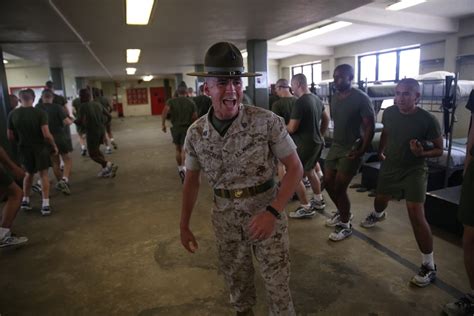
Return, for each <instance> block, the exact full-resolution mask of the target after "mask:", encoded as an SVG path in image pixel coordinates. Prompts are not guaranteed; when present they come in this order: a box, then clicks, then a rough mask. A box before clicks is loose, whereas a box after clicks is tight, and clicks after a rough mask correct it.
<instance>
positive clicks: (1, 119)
mask: <svg viewBox="0 0 474 316" xmlns="http://www.w3.org/2000/svg"><path fill="white" fill-rule="evenodd" d="M9 112H10V97H9V91H8V83H7V73H6V70H5V65H4V64H3V50H2V47H1V46H0V145H1V146H2V147H3V148H4V149H5V151H6V152H7V153H8V154H9V156H10V157H11V156H12V155H11V153H12V152H11V147H10V142H9V141H8V139H7V117H8V113H9Z"/></svg>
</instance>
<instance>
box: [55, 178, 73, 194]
mask: <svg viewBox="0 0 474 316" xmlns="http://www.w3.org/2000/svg"><path fill="white" fill-rule="evenodd" d="M55 188H56V190H58V191H61V192H62V193H64V194H66V195H70V194H71V189H70V188H69V184H68V183H67V182H66V181H64V180H59V181H58V183H56V186H55Z"/></svg>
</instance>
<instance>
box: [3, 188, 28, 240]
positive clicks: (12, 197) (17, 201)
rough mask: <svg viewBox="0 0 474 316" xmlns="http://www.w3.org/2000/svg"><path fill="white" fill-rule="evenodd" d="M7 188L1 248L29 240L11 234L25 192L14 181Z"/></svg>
mask: <svg viewBox="0 0 474 316" xmlns="http://www.w3.org/2000/svg"><path fill="white" fill-rule="evenodd" d="M6 189H7V202H6V203H5V205H4V207H3V213H2V222H1V225H0V248H3V247H8V246H18V245H21V244H24V243H26V242H27V241H28V238H26V237H18V236H11V227H12V225H13V221H14V220H15V217H16V214H17V213H18V210H19V208H20V205H21V198H22V195H23V192H22V191H21V189H20V187H19V186H18V185H17V184H16V183H15V182H12V183H10V185H9V186H8V187H7V188H6Z"/></svg>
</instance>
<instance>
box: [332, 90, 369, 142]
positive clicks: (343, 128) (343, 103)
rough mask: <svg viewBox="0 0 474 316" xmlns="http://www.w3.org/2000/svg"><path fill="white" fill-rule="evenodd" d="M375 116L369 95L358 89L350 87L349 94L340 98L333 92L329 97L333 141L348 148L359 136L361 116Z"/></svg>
mask: <svg viewBox="0 0 474 316" xmlns="http://www.w3.org/2000/svg"><path fill="white" fill-rule="evenodd" d="M364 117H371V118H373V119H374V118H375V113H374V107H373V105H372V102H370V99H369V97H368V96H367V95H366V94H365V93H364V92H362V91H360V90H359V89H355V88H351V92H350V94H349V95H348V96H347V97H345V98H341V97H340V96H339V94H337V93H336V94H335V95H334V96H333V97H332V99H331V118H332V120H333V121H334V136H333V142H334V143H336V144H337V145H339V147H342V148H347V149H350V148H351V147H352V145H353V144H354V142H355V141H356V140H357V139H358V138H361V137H362V135H361V126H362V118H364Z"/></svg>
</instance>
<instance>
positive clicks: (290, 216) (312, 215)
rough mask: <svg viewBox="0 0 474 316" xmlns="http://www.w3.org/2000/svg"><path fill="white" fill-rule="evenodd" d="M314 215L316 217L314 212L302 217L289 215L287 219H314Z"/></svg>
mask: <svg viewBox="0 0 474 316" xmlns="http://www.w3.org/2000/svg"><path fill="white" fill-rule="evenodd" d="M314 215H316V212H315V213H314V214H308V215H303V216H298V215H291V213H290V214H288V217H289V218H296V219H301V218H311V217H314Z"/></svg>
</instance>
